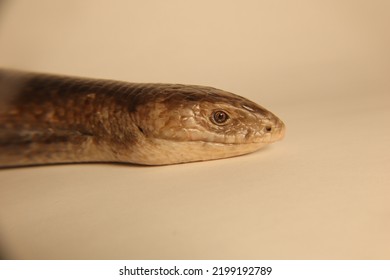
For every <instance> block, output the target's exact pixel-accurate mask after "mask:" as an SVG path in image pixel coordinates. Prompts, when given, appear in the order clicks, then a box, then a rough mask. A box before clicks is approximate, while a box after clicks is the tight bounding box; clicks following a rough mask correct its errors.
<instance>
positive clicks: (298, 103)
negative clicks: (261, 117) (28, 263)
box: [0, 0, 390, 259]
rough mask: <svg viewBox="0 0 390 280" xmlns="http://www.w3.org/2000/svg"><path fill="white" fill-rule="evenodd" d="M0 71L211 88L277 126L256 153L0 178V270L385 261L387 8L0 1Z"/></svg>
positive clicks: (2, 173)
mask: <svg viewBox="0 0 390 280" xmlns="http://www.w3.org/2000/svg"><path fill="white" fill-rule="evenodd" d="M0 9H1V10H0V66H1V67H12V68H18V69H24V70H34V71H44V72H52V73H63V74H71V75H81V76H90V77H101V78H112V79H118V80H128V81H134V82H177V83H189V84H202V85H211V86H215V87H219V88H223V89H225V90H228V91H232V92H235V93H237V94H240V95H243V96H245V97H248V98H250V99H252V100H254V101H256V102H258V103H259V104H262V105H264V106H265V107H267V108H269V109H270V110H272V111H273V112H275V113H276V114H277V115H279V116H280V117H281V118H282V119H283V120H284V121H285V122H286V124H287V129H288V130H287V135H286V138H285V139H284V141H283V142H279V143H276V144H274V145H271V146H269V147H268V148H266V149H264V150H261V151H259V152H257V153H254V154H251V155H247V156H242V157H237V158H232V159H226V160H218V161H212V162H202V163H192V164H183V165H174V166H165V167H139V166H131V165H130V166H129V165H115V164H83V165H63V166H50V167H33V168H18V169H6V170H0V248H1V257H3V258H17V259H20V258H27V259H51V258H56V259H68V258H70V259H74V258H76V259H79V258H80V259H84V258H88V259H166V258H173V259H187V258H189V259H214V258H218V259H389V258H390V203H389V198H390V174H389V171H390V147H389V143H390V132H389V123H390V110H389V105H390V79H389V74H390V52H389V50H390V32H389V27H390V17H389V14H390V2H389V1H387V0H383V1H380V0H375V1H374V0H373V1H356V0H351V1H347V0H341V1H340V0H332V1H312V0H306V1H305V0H303V1H264V0H263V1H262V0H258V1H249V0H248V1H222V0H221V1H179V0H177V1H173V0H166V1H141V0H139V1H94V0H88V1H78V0H72V1H69V0H63V1H52V0H39V1H29V0H23V1H22V0H20V1H5V2H3V4H2V5H1V6H0Z"/></svg>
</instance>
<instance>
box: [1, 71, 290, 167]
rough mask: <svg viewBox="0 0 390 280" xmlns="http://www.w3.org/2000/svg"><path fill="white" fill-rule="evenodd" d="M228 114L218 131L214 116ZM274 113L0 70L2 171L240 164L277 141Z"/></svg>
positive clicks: (202, 94) (160, 89)
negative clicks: (235, 160) (80, 165)
mask: <svg viewBox="0 0 390 280" xmlns="http://www.w3.org/2000/svg"><path fill="white" fill-rule="evenodd" d="M221 111H222V112H223V113H224V114H225V113H226V114H227V116H228V117H227V119H226V120H224V122H223V123H217V122H216V121H215V118H214V116H215V114H216V112H221ZM284 130H285V128H284V124H283V123H282V122H281V121H280V120H279V119H278V118H277V117H276V116H275V115H274V114H272V113H271V112H269V111H267V110H266V109H264V108H263V107H261V106H259V105H257V104H255V103H254V102H252V101H249V100H247V99H245V98H243V97H240V96H237V95H234V94H232V93H228V92H225V91H222V90H219V89H215V88H211V87H203V86H186V85H178V84H137V83H126V82H118V81H110V80H97V79H85V78H75V77H65V76H55V75H46V74H32V73H24V72H18V71H10V70H0V166H3V167H4V166H20V165H34V164H49V163H69V162H130V163H136V164H147V165H160V164H173V163H182V162H191V161H201V160H210V159H218V158H225V157H231V156H237V155H240V154H245V153H249V152H252V151H255V150H257V149H259V148H261V147H262V146H264V145H265V144H267V143H271V142H274V141H277V140H279V139H281V138H282V137H283V135H284Z"/></svg>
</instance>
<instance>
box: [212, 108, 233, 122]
mask: <svg viewBox="0 0 390 280" xmlns="http://www.w3.org/2000/svg"><path fill="white" fill-rule="evenodd" d="M228 119H229V115H228V114H227V113H226V112H224V111H215V112H214V113H213V116H212V120H213V122H214V123H215V124H224V123H225V122H226V121H227V120H228Z"/></svg>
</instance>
